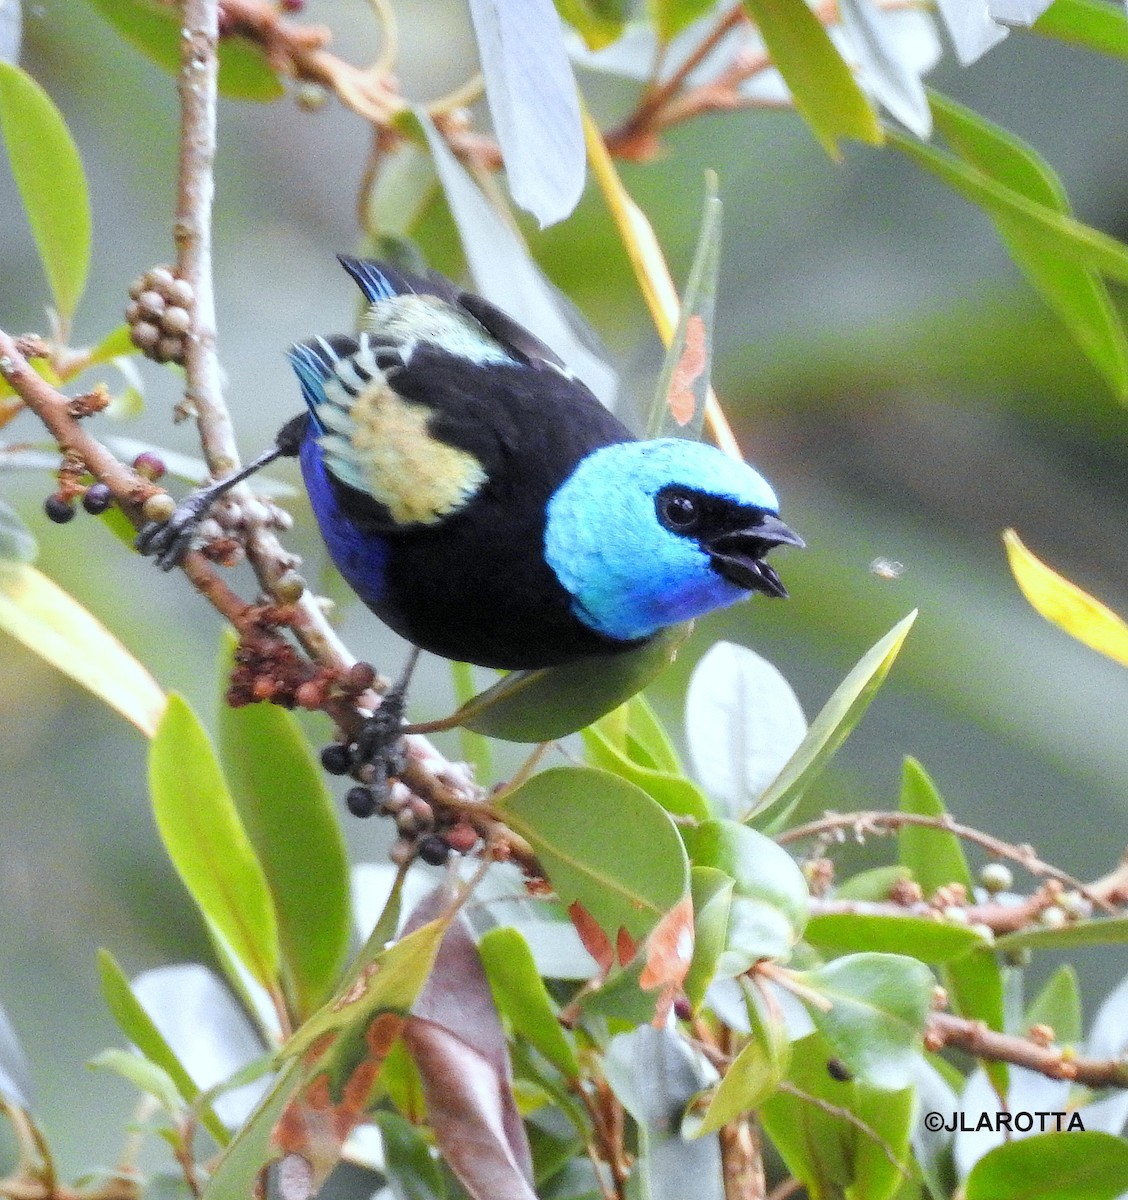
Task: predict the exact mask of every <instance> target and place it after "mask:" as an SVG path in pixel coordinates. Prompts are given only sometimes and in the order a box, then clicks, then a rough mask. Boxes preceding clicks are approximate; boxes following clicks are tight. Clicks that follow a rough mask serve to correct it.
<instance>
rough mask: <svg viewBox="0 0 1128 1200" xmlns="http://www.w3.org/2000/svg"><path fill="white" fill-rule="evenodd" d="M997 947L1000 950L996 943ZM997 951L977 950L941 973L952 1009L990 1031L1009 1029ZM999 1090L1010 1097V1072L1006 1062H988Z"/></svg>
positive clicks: (989, 1071)
mask: <svg viewBox="0 0 1128 1200" xmlns="http://www.w3.org/2000/svg"><path fill="white" fill-rule="evenodd" d="M995 946H996V947H997V946H998V940H997V939H996V942H995ZM994 951H995V947H984V948H982V949H979V950H973V951H972V952H971V953H970V954H967V955H965V956H964V957H963V958H958V959H955V960H954V961H952V962H950V963H948V964H947V965H946V966H945V967H944V968H943V970H942V971H941V975H940V978H941V982H942V983H943V984H944V988H945V990H946V991H947V993H948V1006H949V1008H950V1009H951V1010H952V1012H954V1013H956V1014H957V1015H958V1016H961V1017H966V1018H967V1019H968V1020H969V1021H982V1022H983V1023H984V1024H985V1025H986V1026H987V1028H988V1029H994V1030H996V1032H1002V1031H1003V1030H1004V1029H1005V1028H1006V1017H1005V1012H1004V997H1003V973H1002V970H1001V969H1000V967H999V960H998V956H997V955H996V954H995V952H994ZM982 1066H983V1069H984V1071H986V1072H987V1075H988V1077H989V1078H990V1080H991V1083H992V1085H993V1086H994V1088H995V1090H996V1091H997V1092H999V1094H1001V1095H1005V1094H1006V1090H1007V1086H1008V1077H1009V1075H1010V1069H1009V1067H1008V1066H1007V1064H1006V1063H1004V1062H984V1063H983V1064H982Z"/></svg>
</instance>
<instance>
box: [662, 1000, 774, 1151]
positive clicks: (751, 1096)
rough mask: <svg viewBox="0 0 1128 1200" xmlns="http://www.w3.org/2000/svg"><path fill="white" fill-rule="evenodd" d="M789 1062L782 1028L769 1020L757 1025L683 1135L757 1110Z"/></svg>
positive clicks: (713, 1127)
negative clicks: (698, 1115)
mask: <svg viewBox="0 0 1128 1200" xmlns="http://www.w3.org/2000/svg"><path fill="white" fill-rule="evenodd" d="M790 1061H791V1044H790V1042H789V1041H788V1037H787V1029H786V1027H785V1026H784V1025H782V1024H777V1023H775V1022H772V1021H761V1022H759V1023H758V1026H757V1027H756V1028H754V1029H753V1031H752V1037H751V1038H750V1040H749V1041H748V1043H747V1045H745V1047H744V1048H743V1049H742V1050H741V1051H740V1053H739V1054H738V1055H737V1056H736V1058H735V1059H733V1061H732V1062H731V1063H730V1064H729V1067H728V1069H727V1070H726V1071H725V1074H724V1078H723V1079H722V1080H721V1082H720V1084H718V1086H717V1090H716V1091H715V1092H714V1093H713V1095H712V1097H711V1098H710V1100H709V1106H708V1108H706V1110H705V1112H704V1113H703V1114H702V1115H701V1117H700V1119H699V1120H693V1121H692V1124H691V1125H690V1128H689V1129H687V1130H686V1132H687V1133H689V1134H691V1136H694V1137H698V1136H700V1135H701V1134H703V1133H712V1132H714V1131H715V1130H718V1129H720V1128H721V1126H723V1125H727V1124H728V1123H729V1122H730V1121H732V1120H735V1119H736V1118H737V1117H739V1116H741V1115H742V1114H744V1113H748V1112H751V1111H752V1110H753V1109H757V1108H759V1107H760V1105H761V1104H763V1102H764V1101H765V1100H766V1099H767V1098H768V1097H769V1096H770V1095H771V1094H772V1093H773V1092H774V1091H775V1090H776V1088H777V1087H779V1084H780V1081H781V1080H782V1079H783V1077H784V1075H786V1073H787V1068H788V1065H789V1063H790Z"/></svg>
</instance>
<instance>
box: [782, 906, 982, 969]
mask: <svg viewBox="0 0 1128 1200" xmlns="http://www.w3.org/2000/svg"><path fill="white" fill-rule="evenodd" d="M803 936H804V937H805V938H806V940H807V941H808V942H811V943H812V944H813V945H815V946H819V947H821V948H822V949H825V950H829V951H831V952H833V953H835V954H842V953H847V952H854V951H861V950H876V951H880V952H881V953H883V954H905V955H909V956H910V957H912V958H918V959H920V961H921V962H926V963H943V962H951V961H952V960H953V959H955V958H960V957H961V956H962V955H964V954H966V953H967V952H968V951H969V950H972V949H975V948H976V947H981V946H982V945H983V939H982V938H981V937H980V936H979V934H978V933H976V932H975V930H974V929H971V928H969V927H968V926H967V925H955V924H951V923H948V922H943V921H933V920H929V919H928V918H927V917H910V916H908V915H906V916H903V917H895V916H888V915H885V914H879V913H815V915H814V916H812V917H811V919H810V920H809V921H808V922H807V928H806V930H805V931H804V935H803Z"/></svg>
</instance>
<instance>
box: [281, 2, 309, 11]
mask: <svg viewBox="0 0 1128 1200" xmlns="http://www.w3.org/2000/svg"><path fill="white" fill-rule="evenodd" d="M303 8H305V0H282V11H283V12H288V13H299V12H301V11H302V9H303Z"/></svg>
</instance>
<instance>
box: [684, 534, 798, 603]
mask: <svg viewBox="0 0 1128 1200" xmlns="http://www.w3.org/2000/svg"><path fill="white" fill-rule="evenodd" d="M805 544H806V543H805V542H804V541H803V539H802V538H801V537H800V536H799V535H798V534H797V533H794V532H792V530H790V529H788V527H787V526H786V525H785V524H784V523H783V522H782V521H781V520H780V519H779V517H776V516H772V514H771V513H765V514H764V516H763V517H762V518H761V520H760V521H759V522H758V523H757V524H755V525H751V526H749V527H748V528H747V529H737V530H734V531H731V532H729V533H722V534H720V535H719V536H717V537H715V538H713V539H711V540H710V541H709V542H708V543H707V544H706V545H705V546H704V549H705V550H707V551H708V553H709V556H710V560H711V562H712V564H713V570H715V571H716V572H717V573H718V574H719V575H721V576H722V577H723V578H725V579H727V580H728V581H729V582H730V583H735V584H736V586H737V587H742V588H746V589H747V590H748V591H750V592H763V593H764V595H765V596H777V597H779V598H780V599H781V600H782V599H786V597H787V588H785V587H784V586H783V580H781V579H780V577H779V575H777V574H776V572H775V569H774V568H773V567H769V566H768V564H767V563H766V562H764V555H765V554H767V552H768V551H769V550H771V549H772V547H774V546H797V547H799V549H802V548H803V546H804V545H805Z"/></svg>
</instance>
